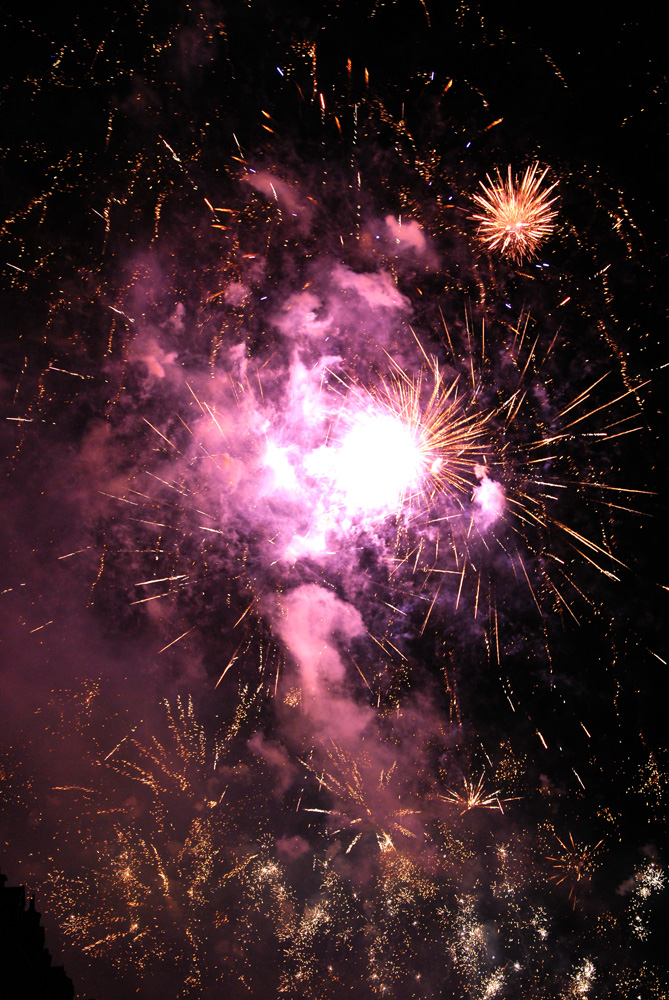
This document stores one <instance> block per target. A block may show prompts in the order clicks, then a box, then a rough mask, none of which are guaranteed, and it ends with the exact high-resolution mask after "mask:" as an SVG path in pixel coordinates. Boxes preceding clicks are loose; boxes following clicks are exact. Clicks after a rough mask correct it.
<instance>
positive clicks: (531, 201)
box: [472, 163, 558, 263]
mask: <svg viewBox="0 0 669 1000" xmlns="http://www.w3.org/2000/svg"><path fill="white" fill-rule="evenodd" d="M538 169H539V164H538V163H535V164H533V166H531V167H528V168H527V170H526V171H525V173H524V174H523V175H522V177H514V176H512V173H511V167H510V166H509V169H508V174H507V177H506V180H503V179H502V177H501V175H500V173H499V171H498V173H497V180H496V181H494V180H491V179H490V177H488V178H487V180H488V184H487V186H486V185H485V184H484V183H483V181H481V188H482V189H483V194H482V195H481V194H475V195H473V199H474V202H475V203H476V205H477V206H478V207H479V208H480V209H481V210H482V211H481V212H480V213H478V214H476V215H473V216H472V219H473V220H474V221H475V222H478V223H479V225H478V229H477V232H476V235H477V237H478V239H479V241H480V242H481V243H482V244H483V246H485V247H486V248H487V249H488V250H493V251H498V252H499V253H501V254H504V255H506V256H507V257H510V258H511V260H512V261H514V262H515V263H520V261H522V260H523V258H525V257H533V256H534V255H535V253H536V251H537V248H538V247H539V245H540V244H541V243H542V242H543V241H544V240H545V238H546V237H547V236H548V235H549V234H550V233H551V232H552V230H553V225H554V219H555V218H556V216H557V212H556V211H555V210H553V209H552V208H551V205H553V204H554V203H555V200H556V199H555V197H553V198H550V197H549V195H550V194H551V192H552V191H553V190H554V189H555V187H556V186H557V183H558V182H557V181H555V182H554V183H553V184H551V185H550V186H549V187H546V186H543V187H542V184H543V181H544V178H545V176H546V174H547V173H548V169H547V168H546V170H544V171H543V173H541V174H539V176H537V171H538Z"/></svg>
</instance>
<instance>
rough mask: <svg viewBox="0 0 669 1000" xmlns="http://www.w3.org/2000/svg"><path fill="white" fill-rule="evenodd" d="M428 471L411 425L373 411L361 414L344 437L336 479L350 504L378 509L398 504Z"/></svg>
mask: <svg viewBox="0 0 669 1000" xmlns="http://www.w3.org/2000/svg"><path fill="white" fill-rule="evenodd" d="M424 471H425V462H424V458H423V456H422V454H421V451H420V448H419V446H418V443H417V441H416V439H415V437H414V435H413V434H412V432H411V429H410V427H408V426H407V424H405V423H404V422H403V421H402V420H400V419H399V418H398V417H396V416H393V415H392V414H388V413H370V414H367V415H364V416H363V415H361V416H359V417H358V418H357V420H356V422H355V424H354V425H353V427H352V428H351V429H350V431H349V432H348V434H347V435H346V437H345V438H344V440H343V441H342V443H341V446H340V448H339V449H338V453H337V457H336V461H335V468H334V479H335V483H336V485H337V487H338V488H339V489H340V490H342V492H343V493H344V494H345V496H346V502H347V505H348V506H350V507H357V508H360V509H366V510H377V509H380V508H383V507H391V506H395V505H396V504H397V503H398V502H399V501H400V500H401V498H402V496H403V495H404V494H405V493H407V492H409V491H410V490H411V489H412V488H414V487H416V486H417V485H418V482H419V480H420V477H421V475H422V474H423V473H424Z"/></svg>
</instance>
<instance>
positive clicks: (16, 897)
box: [0, 872, 74, 1000]
mask: <svg viewBox="0 0 669 1000" xmlns="http://www.w3.org/2000/svg"><path fill="white" fill-rule="evenodd" d="M6 882H7V876H6V875H3V874H2V872H0V996H2V997H3V1000H73V998H74V986H73V985H72V980H71V979H70V978H69V977H68V976H66V975H65V970H64V969H63V967H62V966H54V965H52V964H51V955H50V954H49V952H48V950H47V949H46V948H45V946H44V928H43V927H42V926H41V925H40V919H41V918H40V914H39V913H38V912H37V910H36V909H35V897H34V896H32V897H31V898H30V902H29V903H28V906H27V907H26V891H25V888H24V886H22V885H21V886H7V885H6Z"/></svg>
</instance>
